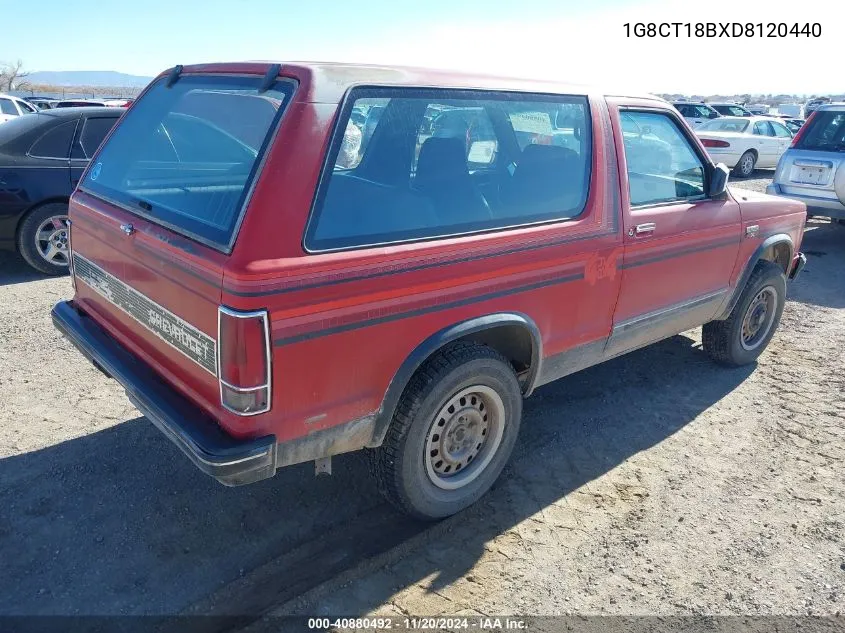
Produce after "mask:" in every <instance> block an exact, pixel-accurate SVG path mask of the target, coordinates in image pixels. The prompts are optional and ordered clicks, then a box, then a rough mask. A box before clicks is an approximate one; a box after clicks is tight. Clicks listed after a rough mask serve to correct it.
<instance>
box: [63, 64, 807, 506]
mask: <svg viewBox="0 0 845 633" xmlns="http://www.w3.org/2000/svg"><path fill="white" fill-rule="evenodd" d="M726 181H727V169H726V168H725V167H724V166H723V165H714V164H713V163H712V162H711V161H710V159H709V158H708V156H707V153H706V152H705V150H704V148H703V147H702V146H701V144H700V143H699V141H698V140H697V139H696V137H695V135H694V134H693V133H692V132H691V130H690V129H689V127H688V126H687V125H686V124H685V123H684V121H683V119H682V118H681V117H680V115H679V114H678V113H677V111H676V110H675V109H674V108H672V106H671V105H669V104H668V103H666V102H664V101H662V100H660V99H657V98H654V97H650V96H647V95H643V96H620V95H616V94H605V93H602V92H594V91H590V90H587V89H585V88H581V87H572V86H568V85H564V84H558V83H551V82H539V81H527V80H520V79H504V78H496V77H488V76H473V75H467V74H453V73H443V72H433V71H426V70H420V69H404V68H389V67H373V66H356V65H340V64H266V63H239V64H210V65H200V66H186V67H182V66H177V67H175V68H173V69H172V70H169V71H167V72H165V73H163V74H162V75H161V76H159V77H158V78H157V79H156V80H154V81H153V82H152V83H151V84H150V85H149V87H148V88H147V89H146V90H145V91H144V93H143V94H142V95H141V96H140V97H139V99H138V100H137V101H136V102H135V103H134V104H133V106H132V107H131V108H130V109H129V110H128V111H127V112H126V114H125V115H124V116H123V118H122V119H121V121H120V123H119V124H118V125H117V126H116V127H115V129H114V130H113V131H112V133H111V134H110V136H109V138H108V139H107V140H106V142H105V143H104V144H103V146H102V147H101V148H100V150H99V152H98V153H97V154H96V156H95V157H94V158H93V159H92V160H91V163H90V165H89V167H88V169H87V171H86V173H85V174H84V176H83V178H82V180H81V182H80V184H79V186H78V189H77V190H76V192H75V193H74V195H73V197H72V199H71V202H70V220H71V237H70V246H71V252H72V257H71V264H72V274H73V277H72V279H73V283H74V288H75V296H74V298H73V300H71V301H68V302H62V303H59V304H58V305H57V306H56V307H55V308H54V309H53V320H54V322H55V324H56V326H57V327H58V328H59V329H60V330H61V331H62V332H63V333H64V334H65V335H66V336H67V337H68V339H70V340H71V341H72V342H73V343H74V344H75V345H76V346H77V347H78V348H79V349H80V351H81V352H82V353H83V354H84V355H85V356H87V357H88V358H89V359H90V360H91V361H92V362H93V363H94V364H95V365H96V366H97V367H99V368H100V369H101V370H102V371H103V372H105V373H106V374H107V375H108V376H111V377H112V378H114V379H115V380H117V381H118V382H119V383H120V384H121V385H122V386H123V387H124V388H125V389H126V393H127V395H128V397H129V399H130V400H131V401H132V402H133V403H134V404H135V406H137V407H138V409H139V410H140V411H141V412H143V413H144V415H146V416H147V418H149V420H150V421H151V422H153V423H154V424H155V425H156V426H157V427H158V428H159V429H160V430H161V431H162V432H163V433H164V434H165V435H166V436H167V437H168V438H170V439H171V440H172V441H173V442H175V443H176V444H177V445H178V446H179V447H180V448H181V449H182V450H183V451H184V452H185V453H186V454H187V455H188V457H189V458H190V459H191V460H193V462H194V463H195V464H196V465H197V467H198V468H199V469H200V470H202V471H203V472H205V473H208V474H209V475H211V476H213V477H215V478H216V479H218V480H219V481H221V482H222V483H224V484H226V485H239V484H246V483H250V482H253V481H256V480H260V479H264V478H267V477H271V476H272V475H273V474H274V472H275V471H276V469H277V468H279V467H282V466H286V465H289V464H296V463H300V462H304V461H309V460H313V461H315V462H316V464H317V468H318V470H323V471H330V465H331V462H330V457H331V456H332V455H337V454H339V453H344V452H348V451H353V450H357V449H367V450H368V452H369V454H370V456H371V458H372V459H371V462H372V466H373V472H374V474H375V477H376V479H377V484H378V488H379V489H380V490H381V492H382V493H383V494H384V495H385V496H386V497H387V498H388V499H389V500H390V501H392V502H393V503H395V504H396V505H397V506H399V507H400V508H402V509H403V510H405V511H407V512H409V513H410V514H412V515H415V516H417V517H421V518H438V517H443V516H447V515H450V514H453V513H455V512H457V511H459V510H461V509H463V508H465V507H467V506H468V505H469V504H471V503H473V502H474V501H476V500H477V499H478V498H479V497H480V496H481V495H483V494H484V493H485V492H486V491H487V489H488V488H489V487H490V486H491V485H492V484H493V482H494V481H495V480H496V478H497V477H498V475H499V473H500V472H501V471H502V468H503V467H504V465H505V463H506V461H507V459H508V457H509V455H510V453H511V449H512V448H513V445H514V441H515V439H516V436H517V432H518V430H519V425H520V417H521V413H522V400H523V398H525V397H527V396H528V395H530V394H531V392H532V391H533V390H534V389H536V388H537V387H538V386H540V385H543V384H545V383H548V382H550V381H552V380H555V379H557V378H560V377H561V376H565V375H567V374H571V373H572V372H575V371H578V370H581V369H584V368H586V367H589V366H591V365H594V364H596V363H600V362H602V361H604V360H607V359H609V358H613V357H616V356H619V355H620V354H624V353H625V352H629V351H631V350H634V349H637V348H640V347H642V346H644V345H647V344H649V343H652V342H654V341H658V340H660V339H663V338H666V337H669V336H672V335H675V334H677V333H679V332H682V331H684V330H687V329H689V328H692V327H696V326H700V325H703V328H704V329H703V342H704V349H705V350H706V351H707V352H708V353H709V354H710V355H711V356H712V357H713V358H714V359H715V360H717V361H719V362H721V363H724V364H729V365H741V364H745V363H751V362H753V361H754V360H755V359H756V358H757V357H758V356H759V355H760V353H761V352H762V351H763V349H764V348H765V347H766V345H767V344H768V343H769V340H770V339H771V338H772V335H773V334H774V332H775V329H776V327H777V325H778V322H779V319H780V316H781V311H782V310H783V306H784V300H785V293H786V281H787V279H788V278H794V277H795V276H796V275H797V274H798V273H799V272H800V270H801V268H802V267H803V264H804V261H805V259H804V257H803V255H801V254H800V253H799V245H800V242H801V236H802V231H803V228H804V222H805V217H806V209H805V206H804V205H803V204H802V203H800V202H794V201H791V200H787V199H784V198H775V197H770V196H767V195H764V194H758V193H752V192H744V191H740V190H735V191H728V190H727V189H726Z"/></svg>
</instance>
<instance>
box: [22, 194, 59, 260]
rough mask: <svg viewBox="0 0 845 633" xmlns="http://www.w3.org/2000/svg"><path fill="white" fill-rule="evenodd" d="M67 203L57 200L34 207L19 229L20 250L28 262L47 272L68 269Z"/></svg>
mask: <svg viewBox="0 0 845 633" xmlns="http://www.w3.org/2000/svg"><path fill="white" fill-rule="evenodd" d="M67 212H68V209H67V204H65V203H63V202H54V203H51V204H45V205H44V206H42V207H38V208H37V209H35V210H33V211H31V212H30V213H29V215H27V216H26V217H25V218H24V220H23V222H21V226H20V229H19V230H18V252H19V253H20V254H21V256H22V257H23V258H24V260H26V263H27V264H29V265H30V266H32V267H33V268H34V269H36V270H38V271H40V272H42V273H46V274H48V275H64V274H66V273H67V272H68V257H69V255H70V248H69V241H68V240H69V237H70V234H69V232H70V227H69V225H68V215H67Z"/></svg>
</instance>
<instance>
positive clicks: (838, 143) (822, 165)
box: [766, 103, 845, 222]
mask: <svg viewBox="0 0 845 633" xmlns="http://www.w3.org/2000/svg"><path fill="white" fill-rule="evenodd" d="M766 193H770V194H773V195H776V196H785V197H787V198H793V199H795V200H800V201H801V202H803V203H804V204H806V205H807V215H808V216H814V215H821V216H826V217H829V218H832V219H836V220H839V221H843V222H845V103H831V104H827V105H822V106H820V107H819V109H818V110H816V111H815V112H814V113H813V115H812V116H811V117H810V118H809V119H807V122H806V123H805V124H804V125H803V126H802V127H801V129H800V130H799V131H798V134H796V135H795V138H794V139H793V141H792V146H791V147H790V148H789V149H788V150H786V153H785V154H784V155H783V156H781V159H780V161H779V162H778V167H777V170H776V171H775V177H774V179H773V180H772V184H770V185H769V186H768V187H766Z"/></svg>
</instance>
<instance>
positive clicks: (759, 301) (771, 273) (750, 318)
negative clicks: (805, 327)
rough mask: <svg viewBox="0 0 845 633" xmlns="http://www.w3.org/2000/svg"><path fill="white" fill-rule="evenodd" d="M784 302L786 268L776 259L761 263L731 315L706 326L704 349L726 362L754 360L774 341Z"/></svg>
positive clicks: (743, 363)
mask: <svg viewBox="0 0 845 633" xmlns="http://www.w3.org/2000/svg"><path fill="white" fill-rule="evenodd" d="M785 301H786V276H785V275H784V273H783V269H782V268H781V267H780V266H779V265H777V264H775V263H773V262H769V261H761V262H759V263H758V264H757V267H756V268H755V269H754V272H753V273H752V275H751V279H749V280H748V283H747V284H746V286H745V290H743V291H742V295H741V296H740V298H739V301H738V302H737V304H736V306H735V307H734V309H733V310H732V311H731V314H730V316H728V318H727V319H725V320H724V321H711V322H710V323H707V324H705V325H704V328H703V329H702V345H703V347H704V351H705V352H707V353H708V354H709V355H710V357H711V358H713V359H714V360H716V361H717V362H720V363H722V364H724V365H733V366H739V365H747V364H748V363H752V362H754V361H755V360H757V357H758V356H760V354H762V353H763V350H764V349H766V346H767V345H768V344H769V341H771V340H772V336H774V333H775V330H776V329H777V326H778V323H780V317H781V314H782V312H783V306H784V303H785Z"/></svg>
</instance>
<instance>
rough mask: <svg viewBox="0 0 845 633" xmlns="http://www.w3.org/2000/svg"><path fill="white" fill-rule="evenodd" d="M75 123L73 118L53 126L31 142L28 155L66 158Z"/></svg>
mask: <svg viewBox="0 0 845 633" xmlns="http://www.w3.org/2000/svg"><path fill="white" fill-rule="evenodd" d="M76 123H77V121H76V119H74V120H73V121H66V122H65V123H62V124H60V125H57V126H55V127H54V128H53V129H51V130H50V131H49V132H47V133H45V134H44V135H43V136H41V138H39V139H38V140H37V141H35V143H33V145H32V147H31V148H30V149H29V155H30V156H35V157H37V158H67V156H68V154H69V153H70V143H71V141H72V140H73V133H74V132H75V131H76Z"/></svg>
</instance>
